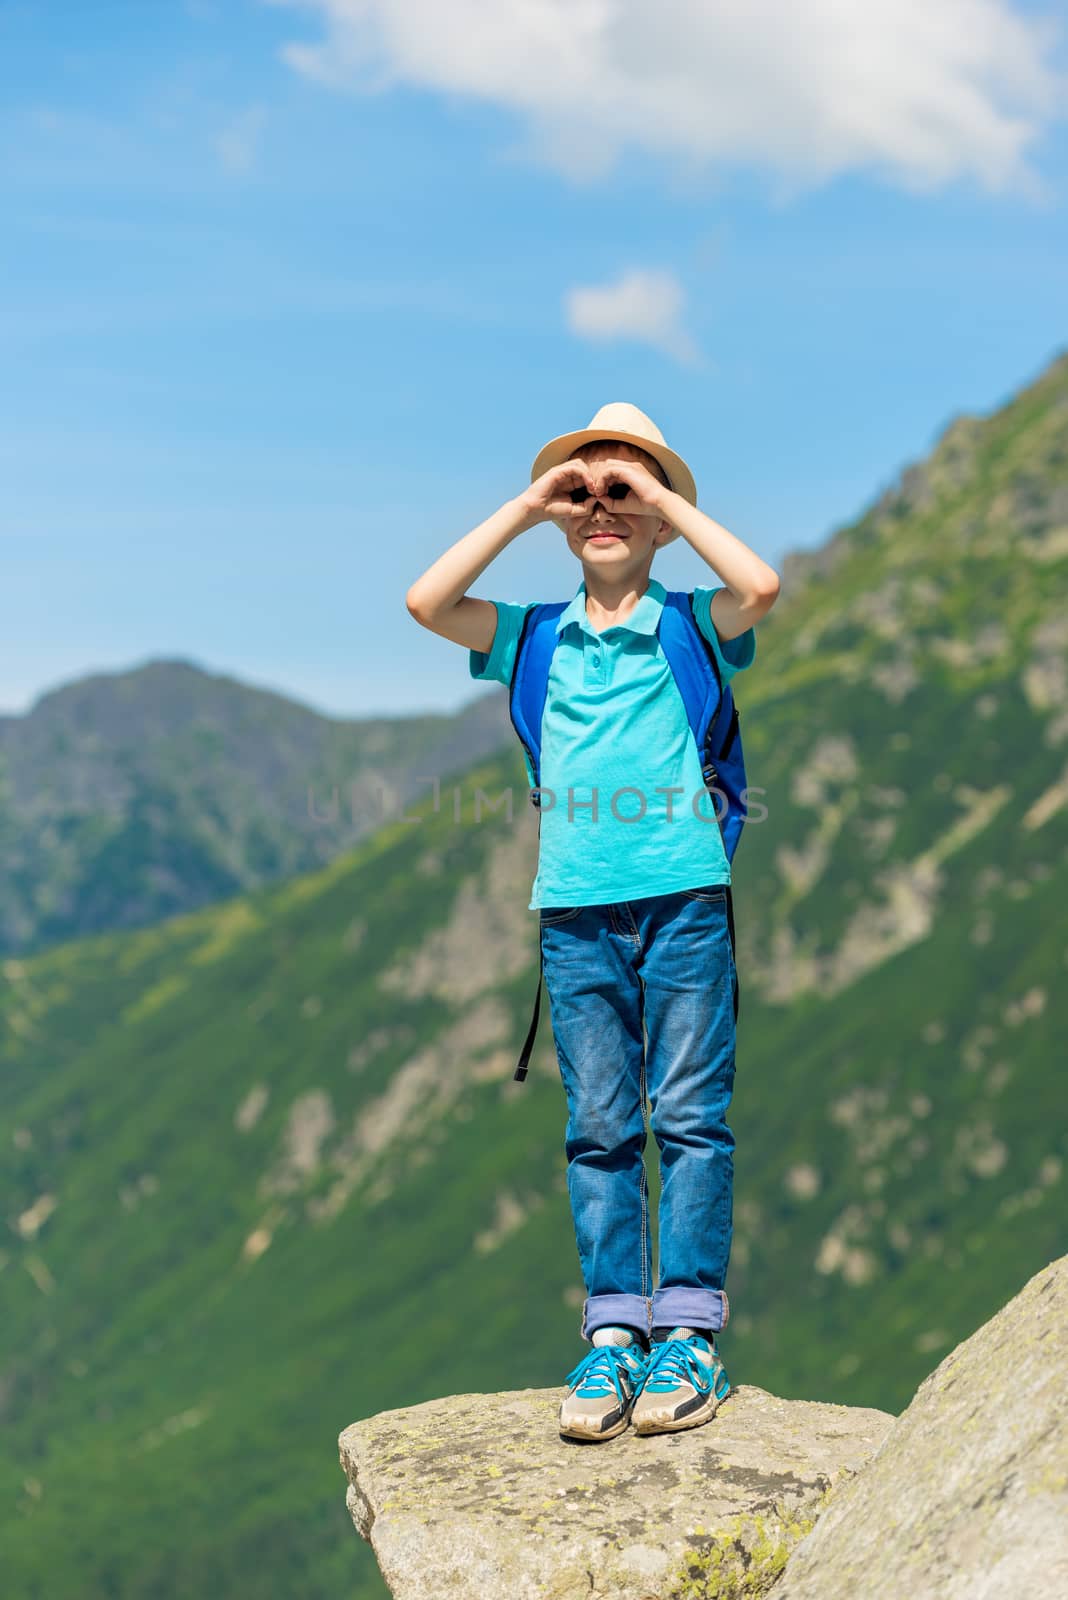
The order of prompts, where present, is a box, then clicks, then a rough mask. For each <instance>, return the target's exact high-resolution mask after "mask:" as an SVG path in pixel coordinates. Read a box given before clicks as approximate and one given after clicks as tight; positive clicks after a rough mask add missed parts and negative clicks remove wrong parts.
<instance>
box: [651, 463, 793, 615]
mask: <svg viewBox="0 0 1068 1600" xmlns="http://www.w3.org/2000/svg"><path fill="white" fill-rule="evenodd" d="M660 506H661V511H662V513H663V515H664V516H665V517H666V518H667V519H668V520H669V521H670V523H671V524H672V526H673V527H675V528H677V529H678V530H679V532H680V533H681V534H682V536H683V538H684V539H686V540H688V542H689V543H690V544H691V545H692V546H693V548H694V549H695V550H696V551H697V554H698V555H699V556H701V557H702V559H703V560H705V561H707V562H708V565H709V566H710V567H711V568H712V570H713V571H714V572H715V573H716V574H717V576H718V577H719V578H721V579H722V581H723V582H724V583H725V584H726V588H725V589H717V590H716V592H715V594H714V595H713V596H712V603H711V607H710V610H711V615H712V621H713V622H714V623H715V626H716V632H717V633H718V634H719V636H720V638H721V639H724V640H727V639H734V638H736V637H737V636H738V634H740V633H744V632H745V630H746V628H751V627H752V625H753V623H754V622H759V621H760V618H761V617H763V616H766V614H767V613H768V612H769V611H770V610H771V608H772V606H773V605H774V604H775V601H776V599H777V598H778V594H779V574H778V573H777V572H776V571H775V568H774V567H769V566H768V564H767V562H766V561H762V560H761V558H760V557H759V556H758V555H757V553H756V551H755V550H750V548H749V546H748V545H747V544H743V543H742V541H741V539H738V538H736V537H735V535H734V534H733V533H731V532H730V531H729V530H728V529H727V528H725V527H724V526H723V525H722V523H719V522H715V521H713V519H712V518H711V517H710V516H707V515H706V513H705V512H703V511H699V510H698V508H697V507H696V506H692V505H691V504H690V502H689V501H688V500H684V499H683V498H682V496H681V495H680V494H676V493H675V492H674V490H672V489H663V490H662V492H661V496H660Z"/></svg>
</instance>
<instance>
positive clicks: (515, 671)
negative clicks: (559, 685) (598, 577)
mask: <svg viewBox="0 0 1068 1600" xmlns="http://www.w3.org/2000/svg"><path fill="white" fill-rule="evenodd" d="M569 604H570V601H567V600H553V601H547V602H543V603H541V604H538V605H533V606H531V607H530V608H529V610H528V611H527V614H526V616H525V617H524V618H523V626H522V628H521V629H520V631H519V640H518V643H517V644H516V651H515V665H514V666H513V668H512V681H511V684H510V686H509V690H508V714H509V716H510V717H511V719H512V726H513V727H514V728H515V731H516V733H517V734H518V735H519V740H520V743H521V744H522V746H523V755H524V757H525V759H526V763H527V772H528V774H529V777H530V785H531V791H532V792H531V796H530V799H531V804H532V805H534V806H537V805H539V804H540V797H539V795H538V794H537V789H538V785H539V784H540V782H541V719H542V717H543V715H544V714H545V701H546V699H547V698H548V694H549V668H550V666H551V665H552V659H553V651H554V650H555V649H556V642H557V639H558V638H559V634H558V633H557V631H556V619H557V617H559V615H560V613H561V611H563V610H565V609H566V607H567V606H568V605H569ZM538 822H539V829H540V825H541V819H540V816H539V819H538Z"/></svg>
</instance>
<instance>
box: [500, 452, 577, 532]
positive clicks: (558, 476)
mask: <svg viewBox="0 0 1068 1600" xmlns="http://www.w3.org/2000/svg"><path fill="white" fill-rule="evenodd" d="M572 489H584V490H585V491H586V499H585V501H579V502H578V503H577V504H576V502H575V501H573V500H572V498H571V491H572ZM593 494H594V486H593V469H592V468H591V467H588V466H587V465H586V463H585V461H580V460H578V459H577V458H576V459H575V460H573V461H561V463H560V465H559V466H558V467H550V468H549V470H548V472H543V473H542V475H541V477H540V478H535V479H534V482H533V483H532V484H531V486H530V488H529V489H527V490H525V491H524V493H523V494H521V495H520V496H519V497H518V498H519V500H520V501H521V502H522V504H523V506H524V507H525V509H526V510H527V512H528V514H529V522H530V525H531V527H533V526H534V525H535V523H538V522H557V521H559V522H571V521H572V520H575V521H577V520H578V518H580V517H584V516H585V515H586V513H587V511H588V510H589V507H590V503H591V497H592V495H593Z"/></svg>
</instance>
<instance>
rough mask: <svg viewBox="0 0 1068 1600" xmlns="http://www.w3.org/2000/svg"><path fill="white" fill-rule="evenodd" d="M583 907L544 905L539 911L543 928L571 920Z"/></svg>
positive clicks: (553, 926)
mask: <svg viewBox="0 0 1068 1600" xmlns="http://www.w3.org/2000/svg"><path fill="white" fill-rule="evenodd" d="M582 909H583V908H582V907H581V906H542V908H541V911H540V913H539V915H540V917H541V925H542V927H543V928H555V927H556V925H557V923H560V922H570V921H571V919H572V918H573V917H577V916H578V914H579V912H580V911H581V910H582Z"/></svg>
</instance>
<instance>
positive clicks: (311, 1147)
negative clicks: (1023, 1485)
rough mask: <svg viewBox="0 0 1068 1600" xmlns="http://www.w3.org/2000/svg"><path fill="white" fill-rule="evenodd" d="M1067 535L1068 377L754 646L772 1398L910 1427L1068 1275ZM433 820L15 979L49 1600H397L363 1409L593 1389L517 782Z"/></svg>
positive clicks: (522, 792) (740, 1178)
mask: <svg viewBox="0 0 1068 1600" xmlns="http://www.w3.org/2000/svg"><path fill="white" fill-rule="evenodd" d="M1066 529H1068V359H1066V358H1065V357H1061V358H1060V359H1059V360H1058V361H1057V362H1055V363H1054V364H1053V365H1052V366H1051V367H1050V368H1049V369H1048V370H1047V371H1046V372H1045V373H1043V374H1042V375H1041V377H1040V378H1039V379H1038V380H1037V381H1036V382H1035V383H1033V384H1030V385H1029V386H1027V387H1026V388H1024V389H1023V390H1021V391H1020V393H1019V394H1018V395H1016V396H1015V397H1013V398H1012V399H1011V400H1010V401H1009V403H1008V404H1007V405H1005V406H1004V407H1003V408H1001V409H1000V410H999V411H998V412H996V413H995V414H993V415H992V416H990V417H989V418H984V419H967V418H962V419H958V420H957V421H956V422H954V423H953V424H952V425H951V426H950V428H949V429H948V430H947V431H946V433H945V434H944V435H943V437H942V438H941V439H940V440H939V442H938V444H937V446H936V448H935V449H934V451H933V452H932V454H931V456H930V458H929V460H928V461H926V462H925V463H924V464H923V465H922V467H916V468H914V469H911V470H910V472H908V473H906V474H905V475H904V477H903V479H902V481H901V482H900V484H898V485H897V486H895V488H894V489H893V490H892V491H888V492H887V493H886V494H885V495H882V496H880V499H879V500H878V501H877V502H876V503H874V504H873V505H872V506H871V507H870V508H869V509H868V510H867V511H866V512H865V513H864V514H863V515H862V517H861V518H860V519H858V521H857V522H856V523H855V524H854V525H853V526H852V527H851V528H849V529H843V530H840V531H838V532H837V533H836V534H835V536H834V539H833V540H832V541H831V545H830V547H829V550H828V552H827V553H825V556H824V559H823V561H822V562H820V561H818V560H812V561H808V560H806V561H804V562H802V563H799V564H795V565H794V566H793V567H792V570H793V571H794V574H795V577H794V581H793V585H792V587H790V586H789V585H788V584H787V583H786V581H785V572H784V592H783V594H782V596H781V597H780V600H779V603H778V604H777V606H776V607H775V609H774V611H773V612H772V613H771V615H770V616H769V617H767V618H766V619H765V620H764V621H763V622H762V623H761V624H760V630H759V631H760V642H759V645H758V656H757V660H756V662H755V663H754V665H753V667H752V668H751V669H750V671H749V672H748V673H746V674H745V678H746V682H745V683H744V684H743V683H741V682H739V685H738V700H739V703H740V713H741V718H742V727H743V736H744V740H745V753H746V762H747V770H748V776H749V782H750V784H751V785H752V786H754V787H758V788H762V789H763V790H764V791H765V794H764V796H763V802H764V804H765V805H766V807H767V819H766V820H765V821H760V820H758V816H757V815H756V814H754V815H753V816H752V817H751V819H750V821H749V823H748V824H747V826H746V829H745V832H744V834H743V837H742V842H741V844H740V846H739V850H738V854H737V856H736V858H735V862H734V867H735V873H734V881H735V911H736V926H737V937H738V966H739V973H740V980H741V1006H740V1016H739V1034H738V1071H737V1077H736V1081H735V1091H734V1100H733V1102H732V1110H731V1119H730V1120H731V1125H732V1127H733V1129H734V1131H735V1135H736V1139H737V1148H736V1151H735V1186H736V1187H735V1234H734V1248H733V1253H732V1259H731V1268H730V1274H729V1279H728V1288H729V1292H730V1297H731V1308H732V1315H731V1319H730V1322H729V1324H728V1327H727V1328H726V1329H725V1330H724V1332H723V1334H722V1336H721V1346H722V1349H723V1353H724V1359H725V1362H726V1364H727V1368H728V1371H729V1373H730V1375H731V1378H732V1380H733V1382H735V1383H737V1384H751V1385H756V1386H759V1387H761V1388H765V1389H767V1390H769V1391H771V1392H773V1393H776V1394H778V1395H781V1396H783V1397H786V1398H799V1399H817V1400H826V1401H835V1402H839V1403H843V1404H853V1405H864V1406H873V1407H877V1408H880V1409H883V1410H889V1411H897V1410H899V1409H900V1408H901V1407H902V1406H904V1405H905V1404H906V1403H907V1402H908V1400H909V1398H910V1396H911V1395H912V1393H913V1391H914V1389H915V1387H916V1385H917V1383H918V1382H919V1381H920V1379H921V1378H922V1377H923V1376H924V1374H925V1373H927V1372H928V1371H929V1370H930V1368H931V1366H932V1364H933V1363H934V1362H937V1361H938V1360H940V1359H941V1357H942V1356H943V1355H944V1354H945V1353H946V1352H948V1351H949V1350H950V1349H952V1347H953V1346H954V1344H955V1343H956V1342H957V1341H959V1340H960V1339H962V1338H964V1337H965V1336H966V1335H967V1334H968V1333H970V1331H971V1330H972V1329H973V1328H975V1327H977V1326H979V1325H980V1324H981V1323H983V1322H984V1321H985V1320H986V1319H987V1318H989V1317H990V1316H991V1315H992V1314H993V1313H994V1312H995V1311H996V1310H997V1308H998V1307H999V1306H1001V1305H1002V1304H1003V1303H1004V1302H1005V1301H1006V1300H1007V1299H1008V1298H1009V1297H1010V1296H1011V1295H1012V1294H1013V1293H1015V1291H1016V1289H1017V1288H1018V1287H1019V1284H1020V1283H1021V1282H1022V1281H1023V1280H1024V1279H1025V1278H1026V1277H1027V1276H1028V1275H1029V1274H1030V1273H1033V1272H1035V1271H1037V1270H1039V1269H1040V1268H1041V1267H1042V1266H1044V1265H1045V1264H1046V1263H1047V1262H1049V1261H1050V1260H1052V1259H1054V1258H1056V1257H1058V1256H1060V1255H1063V1254H1064V1253H1065V1250H1066V1249H1068V1240H1066V1233H1068V1227H1066V1223H1065V1217H1066V1215H1068V1208H1066V1206H1065V1202H1064V1187H1065V1161H1066V1157H1068V1148H1066V1145H1068V1140H1066V1133H1065V1123H1064V1116H1063V1106H1064V1088H1063V1073H1064V1045H1063V1041H1064V1037H1065V1027H1066V1022H1068V998H1066V984H1065V971H1066V964H1068V748H1066V746H1068V668H1066V651H1068V605H1066V599H1068V536H1066ZM832 548H833V554H831V553H830V550H831V549H832ZM423 770H424V771H426V770H429V769H427V768H423ZM509 789H510V790H511V793H512V800H513V805H512V814H511V816H509V815H508V812H507V810H506V809H505V807H504V806H503V804H502V805H501V806H499V807H498V808H497V809H495V810H492V809H489V808H488V807H487V806H486V805H485V803H484V802H482V803H481V804H482V809H481V813H480V810H479V806H480V801H479V792H480V791H481V793H482V794H483V795H484V796H487V797H489V799H490V801H494V800H496V799H499V798H501V797H503V796H505V795H506V793H507V791H508V790H509ZM409 811H410V812H411V813H412V814H414V815H417V816H419V817H421V818H422V820H421V821H419V822H417V823H411V822H407V821H403V820H399V819H395V820H393V821H390V822H388V823H387V824H386V825H385V826H382V827H379V828H378V829H376V830H375V832H374V833H373V834H370V835H369V836H367V837H365V838H363V839H362V840H360V841H359V842H358V843H357V844H356V846H355V847H354V848H352V849H351V850H349V851H347V852H345V853H343V854H341V855H338V856H337V857H336V858H335V859H333V860H332V861H330V862H329V863H328V864H327V865H325V866H323V867H320V868H318V869H317V870H316V871H314V872H311V873H307V874H304V875H303V876H300V877H297V878H295V879H293V880H292V881H289V882H286V883H283V884H272V885H269V886H265V887H261V888H259V889H257V890H255V891H253V892H251V893H248V894H243V895H238V896H235V897H233V898H231V899H230V900H228V901H227V902H226V903H223V904H218V905H214V906H208V907H205V908H201V909H199V910H197V911H195V912H191V913H188V914H185V915H181V916H175V917H172V918H170V919H169V920H167V921H166V922H163V923H161V924H159V925H157V926H155V927H151V928H143V929H135V930H131V931H121V932H108V933H102V934H97V935H94V936H92V937H86V938H82V939H78V940H72V941H69V942H66V943H62V944H58V945H55V946H54V947H52V948H49V949H45V950H42V951H40V952H38V953H37V954H35V955H32V956H29V957H26V958H16V957H9V958H8V959H7V960H6V962H4V963H3V964H2V967H0V977H2V980H3V982H2V987H0V1127H2V1128H3V1129H4V1130H5V1131H4V1134H3V1137H2V1140H0V1184H2V1186H3V1193H4V1195H5V1214H6V1216H7V1219H8V1223H9V1228H8V1234H7V1238H6V1240H5V1242H4V1244H3V1246H2V1247H0V1280H2V1284H3V1293H4V1318H3V1322H2V1325H0V1426H2V1428H3V1433H4V1438H5V1446H6V1448H5V1450H4V1452H3V1458H2V1460H0V1505H2V1506H3V1507H4V1511H3V1513H2V1514H0V1515H2V1516H3V1517H4V1518H5V1519H6V1520H5V1523H4V1526H3V1528H2V1530H0V1544H2V1548H3V1549H4V1552H5V1568H6V1573H5V1576H6V1594H7V1595H10V1596H11V1597H12V1600H29V1597H37V1596H41V1597H43V1596H47V1597H48V1600H75V1597H77V1600H103V1597H104V1596H107V1597H109V1600H148V1597H150V1596H151V1597H152V1600H172V1597H174V1600H177V1597H185V1596H189V1595H193V1594H196V1595H200V1594H205V1593H206V1594H219V1595H225V1596H227V1600H240V1597H241V1596H243V1595H246V1594H247V1595H249V1596H252V1595H253V1594H254V1595H255V1596H256V1597H257V1600H275V1597H277V1600H282V1597H286V1600H291V1597H292V1596H293V1595H294V1594H299V1595H301V1597H302V1600H320V1597H326V1596H327V1595H330V1596H335V1595H336V1594H337V1593H340V1592H346V1593H349V1594H356V1595H358V1596H364V1597H369V1596H372V1595H381V1593H382V1591H381V1588H380V1587H376V1585H378V1581H379V1580H378V1579H377V1576H376V1575H375V1574H374V1572H373V1569H372V1568H371V1566H370V1564H369V1562H365V1564H364V1565H363V1566H362V1567H361V1566H359V1564H358V1563H359V1558H360V1555H361V1552H360V1550H359V1548H358V1546H356V1542H355V1541H354V1540H353V1539H352V1534H351V1528H350V1527H348V1526H347V1518H346V1514H345V1511H344V1507H343V1505H342V1504H341V1502H340V1498H339V1496H338V1493H337V1481H336V1480H337V1467H336V1464H335V1456H334V1439H335V1437H336V1431H337V1419H338V1414H339V1411H340V1412H341V1414H342V1415H343V1416H347V1417H350V1418H354V1417H359V1416H369V1415H371V1414H373V1413H375V1412H378V1411H381V1410H384V1409H388V1408H391V1407H396V1406H402V1405H413V1404H417V1403H419V1402H420V1401H422V1400H427V1399H432V1398H435V1397H437V1396H442V1395H447V1394H450V1393H463V1392H491V1391H495V1390H505V1389H514V1388H525V1387H551V1386H555V1385H557V1384H559V1382H560V1380H561V1378H562V1375H563V1373H564V1372H565V1371H566V1369H567V1366H568V1365H570V1363H571V1361H572V1360H573V1359H575V1358H577V1356H578V1354H579V1353H580V1352H581V1345H580V1342H579V1330H578V1323H579V1305H580V1302H581V1294H582V1291H581V1284H580V1282H579V1275H578V1267H577V1259H576V1253H575V1247H574V1240H573V1237H572V1233H571V1226H570V1219H569V1216H568V1212H567V1200H566V1190H565V1174H564V1163H563V1150H562V1137H563V1122H564V1118H565V1112H564V1106H563V1097H562V1091H561V1089H560V1086H559V1081H558V1076H557V1072H556V1067H555V1061H554V1057H553V1050H552V1039H551V1031H550V1028H549V1025H548V1019H547V1017H545V1016H543V1023H542V1031H541V1034H540V1037H539V1040H538V1044H537V1047H536V1050H535V1053H534V1057H533V1061H532V1067H531V1076H530V1078H529V1079H528V1081H527V1083H526V1084H523V1085H518V1084H514V1083H513V1082H512V1081H511V1071H512V1067H513V1065H514V1062H515V1058H516V1055H517V1053H518V1049H519V1046H520V1043H521V1041H522V1038H523V1035H524V1032H525V1029H526V1024H527V1021H528V1018H529V1011H530V1005H531V1001H532V998H533V990H534V980H535V977H536V973H537V926H536V919H535V918H534V917H533V916H532V915H531V914H530V913H529V912H528V911H527V910H526V905H527V901H528V899H529V889H530V883H531V880H532V876H533V872H534V865H535V853H536V818H535V816H534V812H533V809H532V808H531V807H530V805H529V803H528V798H527V784H526V775H525V770H524V767H523V762H522V756H521V752H520V751H519V747H518V744H517V743H516V744H514V746H513V745H509V746H507V747H506V748H505V749H503V750H501V751H500V752H498V753H497V754H496V755H495V756H494V757H493V758H492V759H487V760H484V761H482V762H481V763H480V764H478V765H476V766H473V767H471V768H469V769H468V770H466V771H465V772H463V773H462V774H460V775H459V776H458V777H457V779H456V782H455V785H453V786H451V787H450V788H449V789H443V793H442V797H441V803H440V804H439V805H438V807H437V808H436V809H435V806H434V802H433V796H431V795H427V796H424V798H423V799H422V800H421V801H419V802H417V803H416V804H414V805H412V806H410V807H409ZM654 1192H655V1189H654ZM462 1444H463V1441H462V1440H457V1448H458V1449H459V1448H462Z"/></svg>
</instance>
